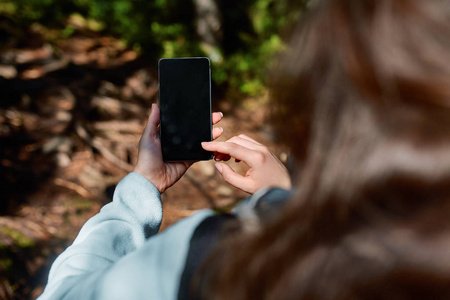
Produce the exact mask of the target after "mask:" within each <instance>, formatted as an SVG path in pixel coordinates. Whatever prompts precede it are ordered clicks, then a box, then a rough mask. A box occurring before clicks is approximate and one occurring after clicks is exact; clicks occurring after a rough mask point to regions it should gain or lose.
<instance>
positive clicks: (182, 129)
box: [159, 57, 212, 161]
mask: <svg viewBox="0 0 450 300" xmlns="http://www.w3.org/2000/svg"><path fill="white" fill-rule="evenodd" d="M159 106H160V110H161V127H160V138H161V146H162V154H163V159H164V161H192V160H208V159H211V158H212V155H211V152H208V151H205V150H204V149H203V148H202V147H201V142H205V141H211V140H212V136H211V126H212V125H211V76H210V65H209V60H208V59H207V58H205V57H199V58H165V59H161V60H160V61H159Z"/></svg>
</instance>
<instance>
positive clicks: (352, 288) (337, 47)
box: [204, 0, 450, 300]
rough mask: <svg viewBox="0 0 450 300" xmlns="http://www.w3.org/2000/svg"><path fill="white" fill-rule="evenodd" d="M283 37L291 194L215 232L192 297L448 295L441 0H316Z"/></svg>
mask: <svg viewBox="0 0 450 300" xmlns="http://www.w3.org/2000/svg"><path fill="white" fill-rule="evenodd" d="M290 45H291V47H290V49H289V50H288V51H287V54H286V55H285V57H284V59H283V60H282V61H281V62H280V66H279V68H278V71H277V73H276V78H275V80H274V85H273V96H272V97H273V104H274V107H275V110H274V124H275V127H276V128H277V129H278V133H279V136H280V137H281V138H282V140H283V141H284V142H285V143H286V144H288V145H290V146H291V149H292V151H293V153H294V155H295V156H296V158H297V161H298V166H299V168H301V170H300V175H299V176H298V184H297V186H296V190H297V193H296V194H295V196H294V197H293V198H292V199H291V201H290V202H289V203H288V204H287V207H286V209H285V210H283V211H282V212H281V213H280V214H279V215H278V216H277V219H276V221H275V222H270V223H268V224H265V225H262V226H261V228H260V230H259V231H257V232H256V233H255V232H251V233H249V232H246V231H242V232H240V233H238V234H236V235H234V236H233V237H232V238H231V239H230V240H228V241H225V242H224V243H223V244H222V245H221V248H220V249H218V250H217V251H216V253H215V256H214V257H213V259H212V260H211V266H210V267H211V268H212V270H211V271H210V272H208V274H209V275H208V278H207V279H206V281H207V283H208V284H207V285H208V286H209V288H208V289H206V290H205V291H204V293H205V298H207V299H328V300H330V299H350V298H351V299H385V298H387V299H450V63H449V61H450V1H447V0H426V1H424V0H357V1H356V0H322V1H316V3H315V6H314V7H313V8H311V11H310V12H309V15H308V17H306V19H305V20H304V21H303V22H302V23H301V24H300V27H299V28H298V29H297V30H296V32H295V33H294V35H293V38H292V41H291V44H290ZM242 244H245V247H242V246H241V245H242ZM238 249H239V250H238Z"/></svg>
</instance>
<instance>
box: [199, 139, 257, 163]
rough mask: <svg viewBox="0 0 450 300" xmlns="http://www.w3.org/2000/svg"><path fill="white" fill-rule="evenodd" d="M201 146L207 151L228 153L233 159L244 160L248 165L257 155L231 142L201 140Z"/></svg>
mask: <svg viewBox="0 0 450 300" xmlns="http://www.w3.org/2000/svg"><path fill="white" fill-rule="evenodd" d="M202 147H203V149H205V150H208V151H212V152H219V153H223V154H228V155H229V156H231V157H234V158H235V159H238V160H242V161H244V162H246V163H247V164H248V165H249V166H250V167H251V166H252V161H253V159H254V157H255V156H256V155H257V153H255V151H253V150H251V149H248V148H246V147H244V146H241V145H238V144H236V143H233V142H203V143H202Z"/></svg>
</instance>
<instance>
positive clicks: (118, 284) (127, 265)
mask: <svg viewBox="0 0 450 300" xmlns="http://www.w3.org/2000/svg"><path fill="white" fill-rule="evenodd" d="M288 193H289V192H288V191H284V190H280V189H271V190H265V191H259V192H257V193H255V194H254V195H253V196H252V197H250V198H248V199H247V200H246V201H244V202H243V204H241V205H240V206H239V207H238V208H237V209H236V210H235V211H234V216H235V217H237V218H238V219H240V220H241V221H244V222H241V223H242V224H247V225H249V226H255V224H257V223H258V222H259V220H260V218H266V217H270V215H272V214H273V212H274V210H277V208H278V206H279V204H280V203H283V202H284V200H286V198H287V195H288ZM213 215H214V212H213V211H212V210H202V211H200V212H197V213H196V214H194V215H192V216H191V217H188V218H185V219H183V220H181V221H179V222H177V223H176V224H175V225H172V226H171V227H170V228H168V229H167V230H166V231H164V232H163V233H160V234H157V233H158V230H159V227H160V225H161V221H162V205H161V197H160V194H159V192H158V190H157V189H156V187H155V186H154V185H153V184H152V183H151V182H150V181H148V180H147V179H146V178H145V177H143V176H141V175H140V174H137V173H130V174H128V175H127V176H126V177H125V178H123V179H122V180H121V181H120V182H119V184H118V185H117V187H116V190H115V192H114V197H113V201H112V202H111V203H109V204H107V205H105V206H104V207H103V208H102V209H101V211H100V212H99V213H98V214H97V215H95V216H94V217H92V218H91V219H89V220H88V221H87V222H86V224H85V225H84V226H83V228H82V229H81V231H80V233H79V234H78V236H77V238H76V239H75V241H74V242H73V244H72V245H71V246H70V247H68V248H67V249H66V250H65V251H64V252H63V253H62V254H61V255H59V256H58V258H57V259H56V260H55V262H54V263H53V265H52V267H51V269H50V274H49V278H48V283H47V286H46V287H45V290H44V292H43V294H42V295H41V296H40V297H39V298H38V300H46V299H77V300H78V299H80V300H89V299H108V300H111V299H121V300H122V299H126V300H134V299H139V300H141V299H158V300H164V299H177V297H178V292H179V291H180V292H181V293H184V288H185V287H184V286H183V288H182V289H180V279H181V278H182V275H183V271H184V270H185V266H186V263H187V261H188V260H187V257H188V253H189V249H190V242H191V238H192V237H193V235H194V233H195V230H196V228H197V227H199V224H201V223H202V222H203V221H204V220H206V219H209V217H211V216H213ZM219 217H220V216H215V217H214V218H215V220H217V219H218V218H219ZM208 224H209V223H208ZM247 225H245V226H247ZM208 226H209V225H208ZM208 228H210V227H208ZM211 230H212V229H211ZM211 232H213V231H211ZM213 233H214V232H213ZM194 240H195V239H194ZM205 246H206V247H204V246H201V249H205V248H208V246H209V243H208V244H207V245H205ZM194 253H197V254H198V253H199V251H194ZM183 295H184V294H183Z"/></svg>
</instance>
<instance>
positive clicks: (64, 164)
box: [0, 0, 308, 299]
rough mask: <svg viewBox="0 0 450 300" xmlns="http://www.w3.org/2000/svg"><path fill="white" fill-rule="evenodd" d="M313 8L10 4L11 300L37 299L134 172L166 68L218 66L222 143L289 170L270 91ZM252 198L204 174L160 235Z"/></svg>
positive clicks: (1, 145)
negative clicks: (198, 59)
mask: <svg viewBox="0 0 450 300" xmlns="http://www.w3.org/2000/svg"><path fill="white" fill-rule="evenodd" d="M292 2H296V3H295V4H293V3H292ZM307 2H308V1H307V0H304V1H289V0H254V1H252V0H190V1H189V0H183V1H181V0H179V1H176V0H134V1H131V0H114V1H108V0H0V97H1V98H0V99H1V100H0V192H1V201H0V299H35V298H36V297H37V296H39V295H40V294H41V293H42V291H43V287H44V286H45V283H46V281H47V276H48V270H49V267H50V265H51V263H52V262H53V260H54V258H55V257H56V256H57V255H58V254H59V253H61V252H62V251H63V250H64V249H65V247H67V246H68V245H70V244H71V242H72V241H73V239H74V237H75V236H76V234H77V233H78V231H79V229H80V227H81V226H82V225H83V224H84V222H85V221H86V220H87V219H88V218H89V217H91V216H92V215H94V214H95V213H97V212H98V211H99V209H100V208H101V206H102V205H104V204H105V203H107V202H109V201H111V195H112V192H113V190H114V187H115V185H116V184H117V182H118V181H119V180H120V179H121V178H122V177H123V176H125V175H126V174H127V173H128V172H130V171H131V170H132V168H133V164H134V163H135V161H136V155H137V144H138V141H139V138H140V135H141V132H142V129H143V126H144V124H145V121H146V118H147V115H148V112H149V108H150V106H151V103H153V102H156V101H157V97H158V96H157V95H158V79H157V62H158V60H159V58H162V57H188V56H207V57H209V58H210V60H211V62H212V77H213V108H214V110H216V111H222V112H224V114H225V119H224V121H223V122H221V124H220V126H221V127H223V128H224V130H225V132H224V137H222V138H221V139H222V140H224V139H227V138H230V137H231V136H233V135H235V134H238V133H245V134H247V135H249V136H251V137H253V138H255V139H258V140H260V141H263V142H264V143H266V144H268V145H269V146H270V147H271V149H272V150H273V151H274V152H275V154H277V155H278V156H279V157H280V159H282V160H286V158H287V152H286V151H285V150H284V149H283V148H282V147H281V146H279V145H277V144H276V141H275V140H274V138H273V137H272V135H271V130H270V127H269V126H268V125H267V124H266V122H265V120H264V116H265V114H266V112H267V109H268V107H267V98H268V91H267V84H268V78H269V74H270V70H271V68H272V67H273V64H274V59H273V58H274V57H275V56H276V55H277V54H279V53H281V52H282V51H283V49H285V47H286V45H285V39H284V38H283V37H284V36H288V35H289V31H290V29H291V28H292V27H293V25H294V24H295V23H297V21H298V19H299V18H301V15H302V12H303V11H304V10H305V9H306V8H307ZM230 164H231V165H232V167H233V168H235V169H237V170H241V171H243V172H244V171H245V166H243V165H242V164H236V163H234V162H231V163H230ZM245 196H246V195H245V194H244V193H242V192H240V191H237V190H235V189H233V188H231V187H229V186H228V185H226V184H224V183H223V181H222V180H221V179H220V176H219V175H217V173H216V172H215V168H214V165H213V163H212V162H200V163H197V164H195V165H194V166H193V167H192V168H191V169H190V170H189V171H188V173H187V174H186V176H184V177H183V178H182V180H180V182H179V183H177V184H176V185H175V186H174V187H173V188H171V189H170V190H168V191H167V192H166V193H165V194H164V195H163V206H164V221H163V226H162V230H164V229H165V228H166V227H167V226H169V225H170V224H172V223H173V222H175V221H177V220H178V219H180V218H182V217H185V216H188V215H190V214H191V213H192V212H194V211H196V210H198V209H201V208H213V209H217V210H227V209H229V208H230V207H232V206H233V205H235V203H236V202H237V201H239V200H240V199H242V198H243V197H245Z"/></svg>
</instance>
